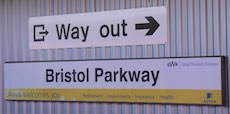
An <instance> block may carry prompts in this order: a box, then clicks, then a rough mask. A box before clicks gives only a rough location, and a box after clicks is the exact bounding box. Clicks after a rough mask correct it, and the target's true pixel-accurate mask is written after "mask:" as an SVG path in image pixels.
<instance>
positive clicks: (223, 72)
mask: <svg viewBox="0 0 230 114" xmlns="http://www.w3.org/2000/svg"><path fill="white" fill-rule="evenodd" d="M213 57H214V58H216V57H217V58H220V59H221V62H220V64H221V66H220V67H221V77H220V78H221V95H222V96H221V98H222V103H221V104H212V103H211V104H209V103H207V104H200V103H197V104H198V105H226V92H227V91H226V90H225V87H226V84H227V81H226V76H227V69H226V68H227V63H226V62H227V57H225V56H203V57H169V58H124V59H95V60H63V61H62V60H52V61H18V62H6V63H5V64H11V63H39V62H48V63H49V62H74V61H76V62H77V61H80V62H87V61H116V60H122V61H123V60H152V59H154V60H158V59H183V58H188V59H189V58H213ZM5 77H6V75H5ZM5 83H6V82H5ZM5 89H6V88H5ZM144 92H146V91H144ZM6 96H7V92H6V90H5V98H6V100H26V101H27V100H28V99H7V97H6ZM35 101H43V100H41V99H40V100H36V99H35ZM45 101H46V100H45ZM48 101H79V102H82V101H83V102H127V101H120V100H118V101H104V100H103V101H101V100H92V101H91V100H86V101H85V100H48ZM128 103H157V104H190V103H177V102H172V103H170V102H140V101H137V102H133V101H128ZM191 104H196V103H191Z"/></svg>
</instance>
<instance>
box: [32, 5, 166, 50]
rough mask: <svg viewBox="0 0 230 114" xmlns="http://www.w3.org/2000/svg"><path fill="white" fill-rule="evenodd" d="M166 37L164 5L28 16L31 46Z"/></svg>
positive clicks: (91, 44)
mask: <svg viewBox="0 0 230 114" xmlns="http://www.w3.org/2000/svg"><path fill="white" fill-rule="evenodd" d="M166 41H167V10H166V7H164V6H160V7H149V8H140V9H127V10H115V11H104V12H93V13H82V14H68V15H56V16H45V17H31V18H30V19H29V47H30V48H31V49H52V48H77V47H98V46H122V45H143V44H164V43H166Z"/></svg>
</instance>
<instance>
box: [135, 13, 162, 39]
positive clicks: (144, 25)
mask: <svg viewBox="0 0 230 114" xmlns="http://www.w3.org/2000/svg"><path fill="white" fill-rule="evenodd" d="M145 18H146V19H147V20H148V21H149V23H139V24H136V30H139V29H149V31H148V32H147V33H146V36H147V35H153V33H154V32H155V31H156V30H157V28H158V27H159V26H160V24H159V23H157V21H156V20H155V19H154V18H153V17H152V16H150V17H145Z"/></svg>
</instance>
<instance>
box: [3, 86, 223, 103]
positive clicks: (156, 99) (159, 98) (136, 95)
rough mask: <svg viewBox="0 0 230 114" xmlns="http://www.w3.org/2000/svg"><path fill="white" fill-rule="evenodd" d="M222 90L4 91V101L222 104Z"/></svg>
mask: <svg viewBox="0 0 230 114" xmlns="http://www.w3.org/2000/svg"><path fill="white" fill-rule="evenodd" d="M221 94H222V93H221V90H160V89H5V98H6V99H7V100H43V101H89V102H92V101H99V102H130V103H134V102H140V103H173V104H174V103H175V104H209V105H221V104H222V97H221Z"/></svg>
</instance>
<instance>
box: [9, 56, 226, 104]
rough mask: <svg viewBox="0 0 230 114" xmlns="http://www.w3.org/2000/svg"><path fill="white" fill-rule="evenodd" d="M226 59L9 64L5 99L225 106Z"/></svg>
mask: <svg viewBox="0 0 230 114" xmlns="http://www.w3.org/2000/svg"><path fill="white" fill-rule="evenodd" d="M223 60H224V57H201V58H167V59H124V60H93V61H90V60H89V61H54V62H19V63H5V65H4V68H5V70H4V75H5V76H4V77H5V86H4V87H5V99H7V100H43V101H47V100H48V101H93V102H94V101H99V102H145V103H175V104H208V105H221V104H222V102H223V101H222V98H223V96H222V78H221V77H222V75H223V74H222V73H223V72H222V70H223V68H224V65H223V63H224V62H223Z"/></svg>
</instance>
